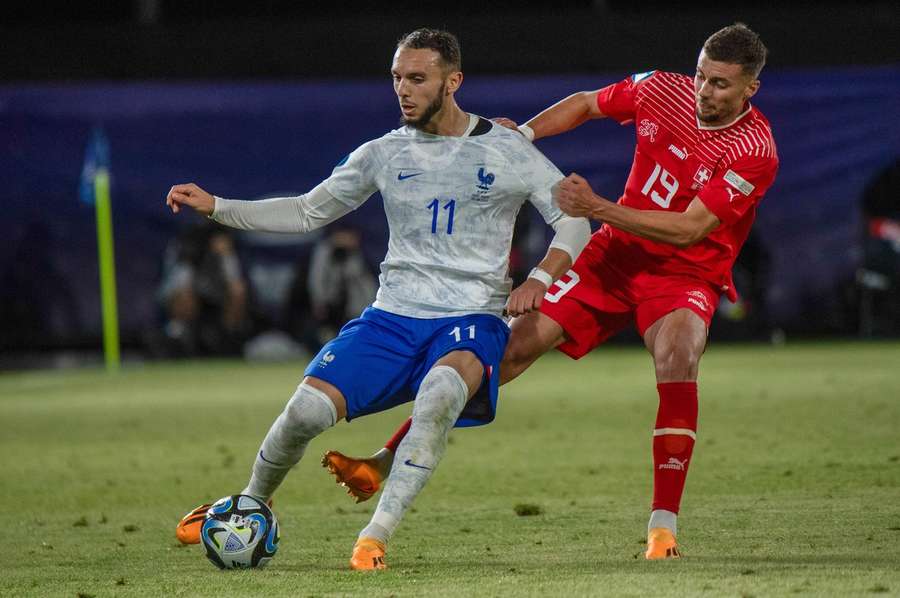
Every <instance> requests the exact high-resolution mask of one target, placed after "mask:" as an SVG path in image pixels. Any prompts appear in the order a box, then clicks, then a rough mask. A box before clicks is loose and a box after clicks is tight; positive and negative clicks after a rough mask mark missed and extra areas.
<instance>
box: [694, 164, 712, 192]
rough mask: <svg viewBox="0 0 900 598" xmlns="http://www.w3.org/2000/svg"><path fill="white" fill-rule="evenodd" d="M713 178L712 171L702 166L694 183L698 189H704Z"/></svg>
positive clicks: (695, 176)
mask: <svg viewBox="0 0 900 598" xmlns="http://www.w3.org/2000/svg"><path fill="white" fill-rule="evenodd" d="M711 176H712V171H710V169H709V168H707V167H706V166H703V165H702V164H701V165H700V168H698V169H697V173H696V174H695V175H694V182H695V183H697V185H698V187H702V186H703V185H705V184H706V181H708V180H709V177H711Z"/></svg>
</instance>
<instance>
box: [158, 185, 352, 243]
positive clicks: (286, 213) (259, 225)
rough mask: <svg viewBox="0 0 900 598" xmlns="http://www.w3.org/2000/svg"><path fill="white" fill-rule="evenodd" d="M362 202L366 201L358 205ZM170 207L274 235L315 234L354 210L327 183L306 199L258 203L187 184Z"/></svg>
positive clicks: (169, 200) (174, 193)
mask: <svg viewBox="0 0 900 598" xmlns="http://www.w3.org/2000/svg"><path fill="white" fill-rule="evenodd" d="M362 201H365V198H363V199H362V200H360V201H358V202H357V203H362ZM166 204H167V205H168V206H169V207H170V208H171V209H172V211H173V212H174V213H176V214H177V213H178V212H179V211H180V210H181V208H182V207H185V206H186V207H190V208H193V209H194V210H195V211H197V212H198V213H200V214H203V215H204V216H208V217H210V218H212V219H213V220H215V221H216V222H218V223H219V224H224V225H226V226H230V227H232V228H239V229H242V230H259V231H266V232H274V233H305V232H308V231H311V230H315V229H317V228H321V227H323V226H325V225H327V224H329V223H331V222H334V221H335V220H337V219H338V218H340V217H341V216H343V215H344V214H346V213H347V212H350V211H351V210H352V209H353V207H354V204H353V203H347V202H343V201H339V200H338V199H336V198H335V197H334V196H333V195H331V193H329V192H328V190H327V189H326V188H325V184H324V183H321V184H319V185H317V186H316V187H315V188H314V189H313V190H312V191H310V192H309V193H306V194H304V195H298V196H296V197H275V198H272V199H262V200H257V201H244V200H239V199H224V198H222V197H216V196H214V195H211V194H210V193H207V192H206V191H204V190H203V189H201V188H200V187H198V186H197V185H195V184H194V183H187V184H181V185H174V186H173V187H172V189H171V190H170V191H169V194H168V195H167V196H166Z"/></svg>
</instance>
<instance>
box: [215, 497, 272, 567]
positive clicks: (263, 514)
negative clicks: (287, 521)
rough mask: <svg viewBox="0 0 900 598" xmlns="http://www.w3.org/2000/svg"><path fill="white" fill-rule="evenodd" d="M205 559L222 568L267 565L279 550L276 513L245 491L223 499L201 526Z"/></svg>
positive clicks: (216, 503) (218, 501) (217, 503)
mask: <svg viewBox="0 0 900 598" xmlns="http://www.w3.org/2000/svg"><path fill="white" fill-rule="evenodd" d="M200 539H201V541H202V542H203V546H205V547H206V558H208V559H209V560H210V561H212V563H213V564H214V565H215V566H216V567H218V568H219V569H248V568H251V567H264V566H265V565H266V564H267V563H268V562H269V561H271V560H272V557H273V556H275V552H276V551H277V550H278V541H279V540H280V539H281V534H280V531H279V529H278V520H276V519H275V514H274V513H272V510H271V509H270V508H269V507H268V506H266V505H265V504H264V503H263V502H262V501H260V500H258V499H256V498H253V497H252V496H247V495H245V494H235V495H233V496H226V497H225V498H220V499H219V500H217V501H216V502H215V503H213V506H211V507H210V508H209V511H207V512H206V520H205V521H204V522H203V527H201V528H200Z"/></svg>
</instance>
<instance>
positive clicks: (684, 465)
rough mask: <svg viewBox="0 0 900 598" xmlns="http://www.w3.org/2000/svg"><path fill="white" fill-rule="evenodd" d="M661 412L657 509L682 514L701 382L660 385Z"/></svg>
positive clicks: (655, 492) (656, 470)
mask: <svg viewBox="0 0 900 598" xmlns="http://www.w3.org/2000/svg"><path fill="white" fill-rule="evenodd" d="M656 388H657V390H658V391H659V410H658V411H657V412H656V429H655V430H653V509H654V510H655V509H665V510H666V511H672V512H673V513H678V508H679V506H680V505H681V493H682V492H683V491H684V480H685V478H686V477H687V471H688V465H689V464H690V463H689V462H690V459H691V454H692V453H693V451H694V440H695V439H696V437H697V383H696V382H664V383H662V384H657V385H656Z"/></svg>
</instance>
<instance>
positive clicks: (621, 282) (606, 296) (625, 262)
mask: <svg viewBox="0 0 900 598" xmlns="http://www.w3.org/2000/svg"><path fill="white" fill-rule="evenodd" d="M607 241H608V238H606V237H603V236H601V235H596V234H595V235H594V236H593V237H592V239H591V242H590V243H588V245H587V247H585V248H584V251H582V252H581V255H580V256H579V257H578V259H577V260H576V261H575V264H574V265H573V266H572V269H571V270H569V271H568V272H567V273H566V274H564V275H563V276H562V277H560V279H559V280H557V281H556V282H555V283H553V286H551V287H550V289H548V291H547V294H546V295H544V301H543V302H542V303H541V312H543V313H544V314H546V315H547V316H549V317H550V318H552V319H553V320H555V321H556V322H557V323H558V324H559V325H560V326H562V329H563V331H564V332H565V333H566V335H567V336H568V339H567V340H566V341H565V342H564V343H562V344H561V345H559V346H558V347H557V348H558V349H559V350H560V351H562V352H563V353H565V354H566V355H568V356H569V357H572V358H573V359H578V358H579V357H583V356H584V355H586V354H587V353H589V352H590V351H591V350H592V349H593V348H594V347H596V346H598V345H600V344H601V343H603V342H605V341H606V340H607V339H609V338H610V337H611V336H613V335H614V334H615V333H617V332H619V331H620V330H622V329H624V328H626V327H627V326H629V325H630V324H631V323H632V322H634V323H635V324H636V326H637V330H638V332H639V333H640V335H641V336H644V333H645V332H646V331H647V329H648V328H650V326H652V325H653V323H654V322H656V321H657V320H659V319H660V318H662V317H663V316H665V315H667V314H669V313H671V312H673V311H675V310H676V309H681V308H687V309H690V310H691V311H693V312H694V313H696V314H697V315H698V316H700V317H701V318H702V319H703V321H704V322H706V327H707V328H709V324H710V322H711V321H712V317H713V314H714V313H715V311H716V306H717V304H718V302H719V293H718V292H717V291H715V290H713V287H712V286H710V285H709V284H707V283H705V282H704V281H702V280H699V279H697V278H693V277H689V276H681V275H678V276H673V275H671V274H669V275H667V274H662V273H658V272H657V273H654V272H653V271H652V269H651V268H637V267H635V265H634V259H633V258H629V256H628V255H626V254H625V252H620V251H615V250H610V249H609V247H608V245H609V244H608V242H607Z"/></svg>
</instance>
